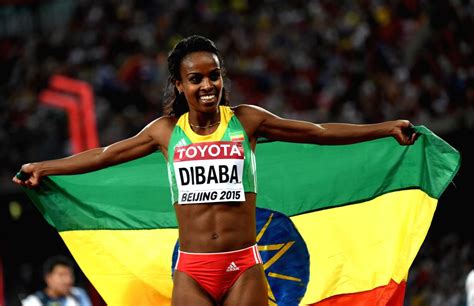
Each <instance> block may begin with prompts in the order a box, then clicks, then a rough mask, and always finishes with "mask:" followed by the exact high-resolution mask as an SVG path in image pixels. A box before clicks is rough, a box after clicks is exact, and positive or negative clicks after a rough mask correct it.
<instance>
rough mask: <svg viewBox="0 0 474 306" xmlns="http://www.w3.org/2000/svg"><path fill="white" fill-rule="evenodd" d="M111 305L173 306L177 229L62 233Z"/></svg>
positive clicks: (84, 269) (83, 269)
mask: <svg viewBox="0 0 474 306" xmlns="http://www.w3.org/2000/svg"><path fill="white" fill-rule="evenodd" d="M60 235H61V237H62V238H63V240H64V242H65V243H66V245H67V247H68V248H69V250H70V251H71V254H72V255H73V256H74V258H75V259H76V261H77V262H78V263H79V265H80V267H81V269H82V271H83V272H84V274H85V275H86V276H87V278H88V279H89V280H90V281H91V282H92V283H93V284H94V286H95V288H96V289H97V290H98V291H99V292H100V294H101V296H102V298H103V299H104V300H105V301H106V303H107V305H108V306H122V305H123V306H129V305H164V306H165V305H169V304H170V298H171V292H172V288H173V282H172V278H171V258H172V254H173V248H174V246H175V243H176V239H177V238H178V230H177V229H155V230H80V231H65V232H60Z"/></svg>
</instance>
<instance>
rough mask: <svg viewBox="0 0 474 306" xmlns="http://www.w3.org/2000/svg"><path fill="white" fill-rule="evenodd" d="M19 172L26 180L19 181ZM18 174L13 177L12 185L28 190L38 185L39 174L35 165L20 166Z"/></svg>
mask: <svg viewBox="0 0 474 306" xmlns="http://www.w3.org/2000/svg"><path fill="white" fill-rule="evenodd" d="M20 172H21V173H22V174H21V176H24V177H26V179H24V180H21V179H20V178H22V177H21V176H20V178H19V177H18V176H19V175H18V173H20ZM20 172H18V173H17V174H15V175H14V176H13V179H12V181H13V182H14V183H16V184H18V185H21V186H25V187H28V188H34V187H36V186H38V185H39V184H40V181H41V174H40V171H39V166H38V164H37V163H28V164H24V165H23V166H21V169H20Z"/></svg>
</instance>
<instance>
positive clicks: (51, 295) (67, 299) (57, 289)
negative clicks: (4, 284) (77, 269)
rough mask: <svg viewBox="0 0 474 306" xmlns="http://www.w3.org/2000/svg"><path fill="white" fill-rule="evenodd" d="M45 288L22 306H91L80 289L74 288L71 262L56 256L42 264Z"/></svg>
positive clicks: (63, 257)
mask: <svg viewBox="0 0 474 306" xmlns="http://www.w3.org/2000/svg"><path fill="white" fill-rule="evenodd" d="M43 276H44V281H45V284H46V287H45V288H44V289H42V290H39V291H36V292H35V293H33V294H30V295H29V296H27V297H26V298H25V299H23V300H22V301H21V305H22V306H40V305H43V306H53V305H54V306H91V305H92V303H91V300H90V298H89V296H88V294H87V293H86V291H85V290H84V289H82V288H79V287H75V286H74V284H75V278H74V265H73V261H72V260H71V259H69V258H68V257H66V256H63V255H56V256H53V257H50V258H48V259H47V260H46V261H45V262H44V264H43Z"/></svg>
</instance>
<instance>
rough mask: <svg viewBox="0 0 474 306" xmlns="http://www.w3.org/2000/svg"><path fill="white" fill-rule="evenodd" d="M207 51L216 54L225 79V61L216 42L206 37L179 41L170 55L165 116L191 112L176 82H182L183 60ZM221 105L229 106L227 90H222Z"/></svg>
mask: <svg viewBox="0 0 474 306" xmlns="http://www.w3.org/2000/svg"><path fill="white" fill-rule="evenodd" d="M199 51H207V52H211V53H214V54H215V55H216V56H217V58H218V59H219V64H220V66H221V71H222V76H223V77H225V69H224V61H223V59H222V56H221V54H220V52H219V50H218V49H217V47H216V45H215V44H214V42H213V41H212V40H210V39H208V38H206V37H203V36H199V35H192V36H189V37H186V38H184V39H182V40H181V41H179V42H178V43H177V44H176V45H175V46H174V48H173V50H171V52H170V53H169V55H168V71H169V76H168V84H167V86H166V90H165V105H164V114H165V115H174V116H176V117H179V116H181V115H182V114H184V113H186V112H188V111H189V107H188V103H187V102H186V98H185V97H184V95H183V94H181V95H180V94H179V92H178V89H176V86H175V83H176V80H181V76H180V74H179V70H180V67H181V62H182V61H183V58H184V57H185V56H186V55H188V54H190V53H193V52H199ZM219 104H220V105H229V101H228V97H227V94H226V91H225V88H223V89H222V97H221V100H220V101H219Z"/></svg>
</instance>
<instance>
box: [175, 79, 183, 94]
mask: <svg viewBox="0 0 474 306" xmlns="http://www.w3.org/2000/svg"><path fill="white" fill-rule="evenodd" d="M174 84H175V86H176V89H177V90H178V92H179V93H180V94H182V93H183V84H182V83H181V81H179V80H176V82H175V83H174Z"/></svg>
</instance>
